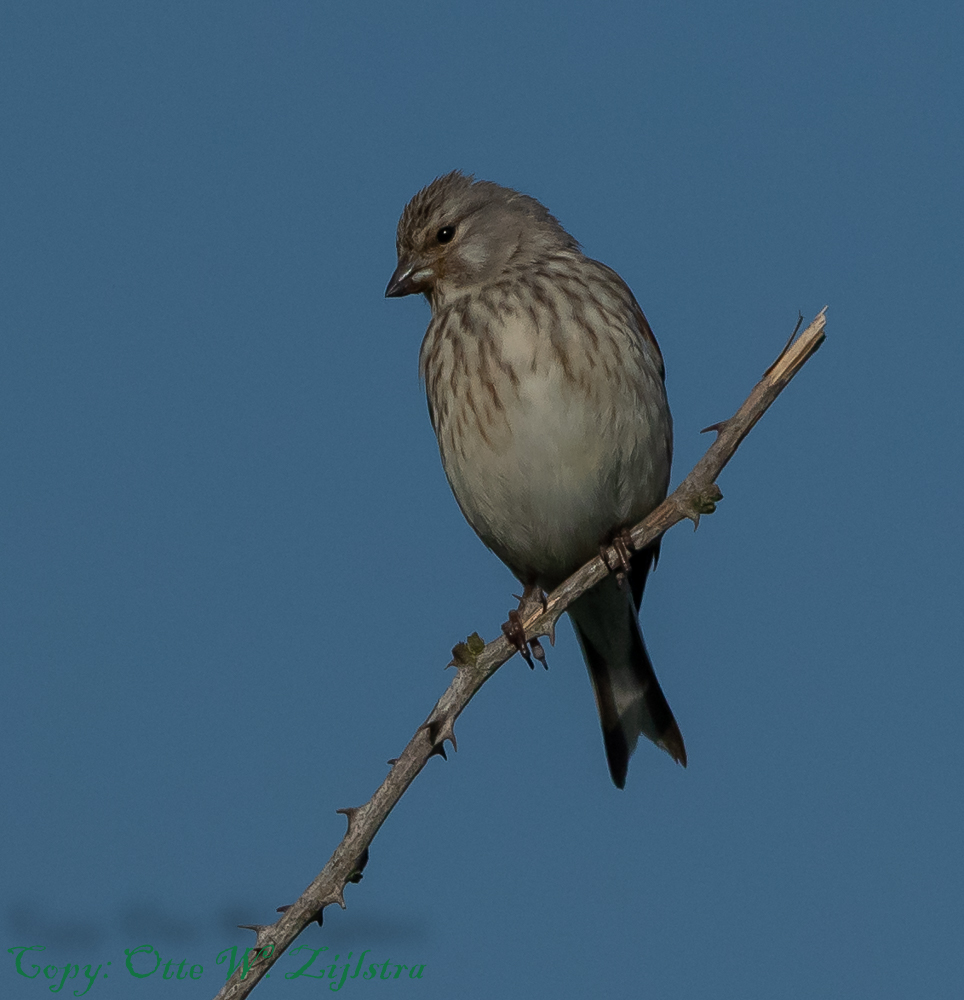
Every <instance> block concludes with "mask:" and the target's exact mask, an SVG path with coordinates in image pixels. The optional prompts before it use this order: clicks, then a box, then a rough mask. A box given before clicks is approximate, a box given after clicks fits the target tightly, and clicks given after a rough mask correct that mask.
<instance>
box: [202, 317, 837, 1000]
mask: <svg viewBox="0 0 964 1000" xmlns="http://www.w3.org/2000/svg"><path fill="white" fill-rule="evenodd" d="M825 313H826V307H824V309H823V310H821V312H820V313H819V315H818V316H817V317H816V318H815V319H814V321H813V322H812V323H811V324H810V325H809V326H808V327H807V329H806V330H804V332H803V333H802V334H801V335H800V337H799V338H797V339H796V340H793V338H792V337H791V340H790V342H788V344H787V346H786V347H785V348H784V349H783V351H782V352H781V353H780V356H779V357H778V358H777V360H776V361H775V362H774V363H773V364H772V365H771V366H770V368H769V369H767V371H766V373H765V374H764V376H763V378H762V379H761V380H760V381H759V382H758V383H757V385H756V386H755V387H754V389H753V391H752V392H751V393H750V395H749V396H748V397H747V399H746V401H745V402H744V403H743V405H742V406H741V407H740V408H739V409H738V410H737V411H736V413H735V414H734V415H733V416H732V417H730V419H729V420H724V421H723V422H722V423H719V424H714V425H713V426H712V427H707V428H706V430H708V431H709V430H714V431H716V432H717V437H716V440H715V441H714V442H713V444H712V445H710V447H709V449H708V451H707V452H706V454H705V455H704V456H703V457H702V458H701V459H700V460H699V462H698V463H697V464H696V467H695V468H694V469H693V471H692V472H691V473H690V474H689V475H688V476H687V477H686V478H685V479H684V480H683V482H682V483H680V485H679V486H678V487H677V488H676V490H675V491H674V492H673V493H671V494H670V496H668V497H667V498H666V500H665V501H663V503H662V504H660V506H659V507H657V508H656V510H654V511H653V512H652V513H651V514H650V515H649V516H648V517H647V518H646V519H645V520H644V521H641V522H640V523H639V524H637V525H636V526H635V527H634V528H633V529H632V530H631V532H630V538H631V539H632V543H633V547H634V548H635V549H636V550H639V549H643V548H645V547H646V546H648V545H650V544H652V542H654V541H655V540H656V539H657V538H659V537H660V536H661V535H663V534H664V533H665V532H666V531H668V530H669V529H670V528H671V527H672V526H673V525H674V524H678V523H679V522H680V521H682V520H684V519H686V518H689V519H690V520H692V521H693V522H694V524H697V525H698V524H699V519H700V515H702V514H710V513H712V512H713V511H714V510H715V509H716V502H717V501H718V500H720V499H721V498H722V494H721V493H720V490H719V487H717V485H716V477H717V476H718V475H719V474H720V472H721V471H722V469H723V467H724V466H725V465H726V463H727V462H729V460H730V459H731V458H732V457H733V454H734V453H735V452H736V449H737V448H738V447H739V445H740V442H741V441H742V440H743V439H744V438H745V437H746V435H747V434H748V433H749V432H750V430H751V429H752V427H753V425H754V424H755V423H756V422H757V421H758V420H759V419H760V417H762V416H763V414H764V413H765V412H766V411H767V409H768V407H769V406H770V404H771V403H772V402H773V401H774V400H775V399H776V398H777V396H778V395H779V394H780V393H781V392H782V391H783V390H784V389H785V388H786V386H787V384H788V383H789V382H790V379H792V378H793V376H794V375H796V374H797V372H798V371H800V369H801V368H802V367H803V366H804V364H806V362H807V361H808V360H809V359H810V358H811V357H812V355H813V354H814V352H815V351H816V350H817V348H818V347H819V346H820V345H821V343H823V340H824V326H825V323H826V319H825V316H824V314H825ZM798 326H799V324H798ZM605 555H606V561H604V560H603V559H602V558H601V557H598V556H597V557H596V558H594V559H592V560H591V561H590V562H588V563H586V565H585V566H583V567H582V568H581V569H580V570H578V571H577V572H576V573H573V575H572V576H571V577H569V579H568V580H566V581H565V582H564V583H562V584H561V585H560V586H559V587H557V588H556V589H555V590H554V591H553V592H552V593H551V594H550V595H549V596H548V598H547V600H546V604H545V608H544V610H543V609H542V608H538V607H537V609H536V610H537V613H535V614H530V616H529V618H527V619H526V620H524V621H523V625H524V627H525V633H526V637H527V638H528V639H534V638H536V637H537V636H541V635H551V634H552V630H553V628H554V627H555V623H556V621H557V619H558V618H559V616H560V615H561V614H562V612H563V611H565V610H566V608H567V607H568V606H569V605H570V604H571V603H572V601H574V600H575V599H576V598H577V597H578V596H579V595H580V594H582V593H583V592H584V591H586V590H588V589H589V588H590V587H592V586H593V585H594V584H596V583H598V582H599V581H600V580H601V579H603V577H604V576H606V574H607V573H609V572H611V570H610V568H609V566H616V565H619V563H620V553H619V552H617V551H616V550H615V549H610V550H609V551H607V552H606V553H605ZM607 562H608V563H609V566H607ZM452 652H453V654H454V659H453V661H452V664H450V665H454V666H456V667H457V668H458V672H457V674H456V676H455V678H454V679H453V680H452V683H451V684H450V685H449V686H448V688H447V690H446V691H445V693H444V694H443V695H442V697H441V698H439V700H438V702H437V703H436V705H435V707H434V708H433V709H432V711H431V712H430V713H429V716H428V718H427V719H426V720H425V722H423V723H422V725H420V726H419V727H418V729H417V730H416V731H415V735H414V736H413V737H412V738H411V740H410V741H409V743H408V746H406V747H405V749H404V750H403V751H402V753H401V755H400V756H399V757H398V758H397V759H396V760H395V761H394V762H393V765H392V769H391V770H390V771H389V772H388V776H387V777H386V778H385V780H384V781H383V782H382V783H381V785H380V786H379V787H378V789H377V790H376V792H375V794H374V795H373V796H372V797H371V798H370V799H369V800H368V801H367V802H366V803H365V804H364V805H362V806H358V807H357V808H350V809H339V810H338V812H341V813H344V814H345V815H346V816H347V818H348V831H347V833H346V834H345V836H344V837H343V838H342V841H341V843H340V844H339V845H338V846H337V847H336V848H335V853H334V854H332V856H331V858H330V859H329V861H328V864H326V865H325V867H324V868H323V869H322V871H321V873H320V874H319V875H318V877H317V878H316V879H315V880H314V881H313V882H312V883H311V885H309V886H308V888H307V889H305V891H304V892H303V893H302V895H301V898H300V899H299V900H298V901H297V902H296V903H294V905H292V906H290V907H287V908H286V909H285V912H284V913H283V914H282V916H281V919H280V920H278V921H277V923H274V924H270V925H251V926H250V928H249V929H251V930H253V931H255V932H256V933H257V943H256V945H255V949H257V950H255V949H252V950H251V951H250V952H249V953H248V958H247V961H246V962H245V963H244V966H243V967H239V968H238V969H237V970H236V971H235V972H234V974H233V975H232V976H231V977H230V979H229V980H228V981H227V983H225V985H224V988H223V989H222V990H221V991H220V992H219V993H218V995H217V997H216V998H215V1000H241V998H242V997H246V996H248V995H249V994H250V992H251V991H252V990H253V989H254V987H255V986H256V985H257V983H258V981H259V980H260V979H261V977H262V976H263V975H264V974H265V973H266V972H267V971H268V970H269V969H270V968H271V966H272V965H273V964H274V962H275V961H276V960H277V959H278V958H279V957H280V955H281V954H282V953H283V952H284V951H285V949H286V948H288V947H289V946H290V945H291V944H292V942H293V941H294V940H295V938H296V937H298V935H299V934H300V933H301V932H302V931H303V930H304V929H305V927H307V926H308V924H310V923H312V922H313V921H315V920H318V921H319V923H320V921H321V916H322V911H323V910H324V908H325V907H326V906H330V905H331V904H332V903H337V904H338V905H339V906H341V907H342V908H344V906H345V899H344V889H345V885H346V884H347V883H348V882H357V881H358V880H359V879H360V878H361V869H362V868H363V867H364V865H365V862H366V861H367V860H368V847H369V845H370V844H371V842H372V840H373V839H374V837H375V834H376V833H378V830H379V827H381V825H382V823H384V822H385V819H386V818H387V817H388V814H389V813H390V812H391V811H392V809H393V808H394V807H395V805H396V803H397V802H398V800H399V799H400V798H401V797H402V795H403V794H404V793H405V790H406V789H407V788H408V786H409V785H410V784H411V783H412V782H413V781H414V780H415V777H416V775H417V774H418V773H419V771H421V770H422V768H423V767H424V766H425V764H426V763H427V762H428V760H429V758H430V757H433V756H435V755H436V754H439V755H441V756H442V757H445V742H446V740H448V741H450V742H451V744H452V748H453V749H455V748H456V746H455V730H454V724H455V720H456V719H457V718H458V717H459V715H460V714H461V712H462V710H463V709H464V708H465V706H466V705H468V703H469V702H470V701H471V700H472V697H473V696H474V695H475V693H476V691H478V690H479V688H480V687H482V685H483V684H484V683H485V682H486V681H487V680H488V679H489V678H490V677H491V676H492V675H493V674H494V673H495V672H496V670H498V669H499V667H501V666H502V664H503V663H505V662H506V661H507V660H509V659H510V658H511V657H512V655H513V654H514V653H515V652H516V648H515V646H513V645H512V644H511V643H510V642H509V640H508V639H507V638H506V637H505V636H502V635H500V636H499V638H498V639H494V640H493V641H492V642H490V643H488V644H485V643H483V641H482V640H481V639H480V638H479V636H478V635H477V634H473V635H471V636H470V637H469V638H468V640H467V641H466V642H464V643H459V644H458V646H456V647H455V649H454V650H453V651H452Z"/></svg>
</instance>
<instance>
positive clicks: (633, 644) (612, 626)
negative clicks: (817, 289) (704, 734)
mask: <svg viewBox="0 0 964 1000" xmlns="http://www.w3.org/2000/svg"><path fill="white" fill-rule="evenodd" d="M647 568H648V567H647ZM569 616H570V617H571V618H572V624H573V627H574V628H575V630H576V637H577V638H578V639H579V645H580V646H581V647H582V653H583V656H584V657H585V659H586V666H587V667H588V668H589V676H590V678H591V679H592V686H593V691H594V692H595V694H596V707H597V708H598V709H599V721H600V722H601V723H602V731H603V740H604V742H605V744H606V759H607V760H608V762H609V773H610V774H611V775H612V779H613V782H614V784H615V785H616V787H617V788H622V787H623V786H624V785H625V784H626V771H627V769H628V767H629V758H630V756H632V753H633V751H634V750H635V749H636V742H637V740H638V739H639V734H640V733H642V734H643V735H644V736H646V737H647V738H648V739H650V740H652V741H653V742H654V743H655V744H656V745H657V746H659V747H662V748H663V749H664V750H665V751H666V752H667V753H668V754H669V755H670V756H671V757H672V758H673V760H675V761H677V762H678V763H680V764H682V765H683V767H686V747H685V746H684V745H683V736H682V734H681V733H680V731H679V726H678V725H677V724H676V719H674V718H673V712H672V710H671V709H670V707H669V704H668V703H667V701H666V698H665V696H664V695H663V692H662V690H661V689H660V686H659V681H658V680H657V679H656V673H655V671H654V670H653V665H652V663H651V662H650V659H649V654H648V653H647V652H646V644H645V643H644V642H643V633H642V632H641V630H640V627H639V619H638V617H637V614H636V604H635V602H634V600H633V597H632V595H631V594H630V593H629V592H628V589H622V588H620V586H619V585H618V583H617V582H616V577H615V576H614V575H613V574H610V575H609V576H607V577H606V578H605V579H604V580H602V581H601V582H600V583H598V584H597V585H596V586H595V587H593V588H592V590H589V591H587V592H586V593H585V594H583V595H582V596H581V597H579V598H578V599H577V600H576V601H574V602H573V603H572V605H571V606H570V608H569Z"/></svg>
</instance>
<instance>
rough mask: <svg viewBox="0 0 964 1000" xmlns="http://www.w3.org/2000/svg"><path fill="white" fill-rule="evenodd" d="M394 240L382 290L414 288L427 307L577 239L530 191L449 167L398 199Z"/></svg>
mask: <svg viewBox="0 0 964 1000" xmlns="http://www.w3.org/2000/svg"><path fill="white" fill-rule="evenodd" d="M396 247H397V249H398V267H397V268H396V269H395V273H394V274H393V275H392V280H391V281H390V282H389V283H388V288H387V289H386V290H385V295H386V296H400V295H411V294H413V293H415V292H422V293H424V294H425V295H426V296H427V297H428V299H429V301H430V302H431V303H432V305H433V307H434V306H435V305H436V304H438V303H439V302H441V301H447V300H450V299H451V298H454V297H456V296H458V295H461V294H464V293H465V292H468V291H471V290H472V289H473V288H478V287H480V286H482V285H485V284H487V283H489V282H494V281H498V280H499V279H500V278H503V277H505V276H507V275H510V274H511V273H512V272H513V271H515V270H517V269H518V270H524V269H525V268H527V267H531V266H532V265H534V264H536V263H537V262H538V261H539V260H540V259H544V258H545V257H546V256H547V255H548V254H551V253H553V252H558V251H560V250H578V248H579V245H578V243H576V241H575V240H574V239H573V238H572V237H571V236H570V235H569V234H568V233H567V232H566V231H565V230H564V229H563V228H562V226H561V225H559V223H558V222H557V221H556V219H555V218H553V216H552V215H550V214H549V212H548V210H547V209H546V208H545V207H544V206H543V205H541V204H540V203H539V202H538V201H536V200H535V198H530V197H529V196H528V195H524V194H520V193H519V192H518V191H513V190H512V189H511V188H505V187H501V186H500V185H498V184H493V183H491V182H490V181H474V180H473V179H472V177H471V176H468V175H466V174H463V173H461V172H460V171H457V170H456V171H454V172H453V173H450V174H446V175H445V176H444V177H439V178H437V179H436V180H434V181H432V183H431V184H429V185H428V187H426V188H423V189H422V190H421V191H419V193H418V194H417V195H415V197H414V198H412V200H411V201H410V202H409V203H408V204H407V205H406V206H405V211H404V212H402V217H401V219H399V221H398V235H397V239H396Z"/></svg>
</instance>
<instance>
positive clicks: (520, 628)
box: [502, 583, 552, 670]
mask: <svg viewBox="0 0 964 1000" xmlns="http://www.w3.org/2000/svg"><path fill="white" fill-rule="evenodd" d="M512 596H513V597H515V598H516V599H517V600H518V601H519V607H518V608H516V609H513V610H512V611H510V612H509V620H508V621H507V622H505V624H504V625H503V626H502V631H503V633H504V634H505V637H506V638H507V639H508V640H509V642H511V643H512V645H513V646H515V648H516V649H517V650H518V651H519V652H520V653H521V654H522V658H523V659H524V660H525V661H526V663H528V664H529V667H530V669H532V670H535V666H536V665H535V664H534V663H533V662H532V657H533V656H534V657H535V658H536V659H537V660H538V661H539V662H540V663H541V664H542V665H543V667H545V668H546V670H548V669H549V664H548V663H546V651H545V650H544V649H543V648H542V643H541V642H539V640H538V639H526V630H525V626H524V625H523V623H522V622H523V619H524V618H528V617H529V616H530V615H532V614H534V613H535V612H536V611H546V610H548V607H549V605H548V602H547V601H546V595H545V594H544V593H543V590H542V588H541V587H539V586H538V585H536V584H533V583H527V584H526V586H525V589H524V590H523V591H522V596H521V597H519V595H518V594H513V595H512ZM549 641H550V642H552V636H550V637H549ZM530 650H531V652H530Z"/></svg>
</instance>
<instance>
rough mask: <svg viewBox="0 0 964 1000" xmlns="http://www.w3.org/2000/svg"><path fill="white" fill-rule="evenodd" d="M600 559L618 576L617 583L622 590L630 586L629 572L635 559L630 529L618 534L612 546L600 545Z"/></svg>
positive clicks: (624, 529)
mask: <svg viewBox="0 0 964 1000" xmlns="http://www.w3.org/2000/svg"><path fill="white" fill-rule="evenodd" d="M599 557H600V558H601V559H602V561H603V562H604V563H605V564H606V565H607V566H608V567H609V568H610V570H612V571H613V572H615V574H616V583H617V584H618V586H619V589H620V590H625V589H626V588H627V587H628V586H629V583H628V576H629V570H630V568H631V566H632V558H633V537H632V535H631V534H630V532H629V529H628V528H623V530H622V531H619V532H617V533H616V536H615V537H614V538H613V540H612V545H600V546H599Z"/></svg>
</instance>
